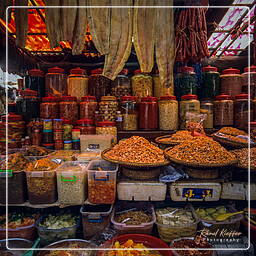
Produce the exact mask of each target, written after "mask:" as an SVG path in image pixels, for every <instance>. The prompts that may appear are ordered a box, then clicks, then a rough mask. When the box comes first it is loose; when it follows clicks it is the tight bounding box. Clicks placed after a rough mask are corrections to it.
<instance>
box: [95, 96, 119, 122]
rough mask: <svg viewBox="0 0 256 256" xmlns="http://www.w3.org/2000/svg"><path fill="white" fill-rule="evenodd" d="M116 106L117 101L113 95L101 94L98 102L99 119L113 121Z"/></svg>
mask: <svg viewBox="0 0 256 256" xmlns="http://www.w3.org/2000/svg"><path fill="white" fill-rule="evenodd" d="M117 108H118V103H117V101H116V97H115V96H102V97H101V101H100V103H99V112H100V117H101V120H102V121H112V122H115V120H116V111H117Z"/></svg>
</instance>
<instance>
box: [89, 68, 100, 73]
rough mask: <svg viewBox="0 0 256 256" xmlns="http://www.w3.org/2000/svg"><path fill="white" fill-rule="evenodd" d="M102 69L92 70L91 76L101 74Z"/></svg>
mask: <svg viewBox="0 0 256 256" xmlns="http://www.w3.org/2000/svg"><path fill="white" fill-rule="evenodd" d="M102 72H103V69H102V68H96V69H93V70H92V72H91V73H92V74H102Z"/></svg>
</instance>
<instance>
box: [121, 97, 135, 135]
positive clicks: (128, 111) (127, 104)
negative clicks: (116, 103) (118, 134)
mask: <svg viewBox="0 0 256 256" xmlns="http://www.w3.org/2000/svg"><path fill="white" fill-rule="evenodd" d="M121 113H122V116H123V130H124V131H136V130H138V105H137V98H136V97H135V96H123V97H122V101H121Z"/></svg>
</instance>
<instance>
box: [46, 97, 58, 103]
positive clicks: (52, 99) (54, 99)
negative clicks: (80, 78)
mask: <svg viewBox="0 0 256 256" xmlns="http://www.w3.org/2000/svg"><path fill="white" fill-rule="evenodd" d="M42 101H43V102H58V101H59V99H57V98H56V97H43V98H42Z"/></svg>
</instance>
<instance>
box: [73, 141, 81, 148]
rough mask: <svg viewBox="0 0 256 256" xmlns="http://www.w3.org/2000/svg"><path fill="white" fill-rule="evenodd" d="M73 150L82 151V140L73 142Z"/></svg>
mask: <svg viewBox="0 0 256 256" xmlns="http://www.w3.org/2000/svg"><path fill="white" fill-rule="evenodd" d="M72 149H73V150H79V149H80V139H79V140H72Z"/></svg>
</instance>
